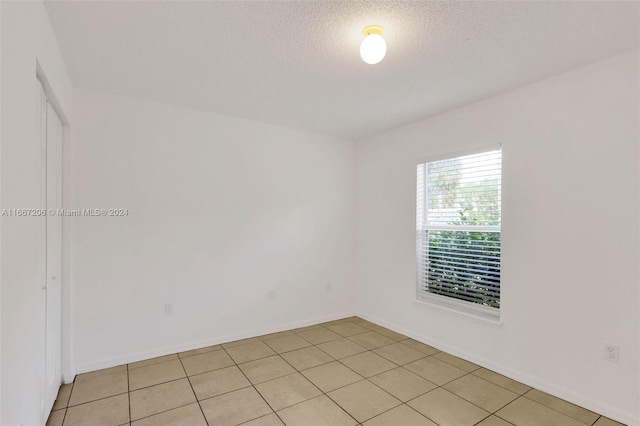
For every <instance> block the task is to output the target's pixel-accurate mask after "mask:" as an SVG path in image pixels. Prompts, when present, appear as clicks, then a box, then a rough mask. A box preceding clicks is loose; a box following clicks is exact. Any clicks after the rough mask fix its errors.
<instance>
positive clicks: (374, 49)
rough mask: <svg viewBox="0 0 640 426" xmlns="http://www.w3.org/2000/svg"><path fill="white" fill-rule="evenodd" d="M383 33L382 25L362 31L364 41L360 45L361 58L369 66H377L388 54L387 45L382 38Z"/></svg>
mask: <svg viewBox="0 0 640 426" xmlns="http://www.w3.org/2000/svg"><path fill="white" fill-rule="evenodd" d="M383 32H384V30H383V29H382V27H381V26H380V25H369V26H368V27H366V28H365V29H364V30H362V35H363V36H364V40H362V44H360V56H361V57H362V60H363V61H365V62H366V63H367V64H369V65H374V64H377V63H378V62H380V61H381V60H382V59H383V58H384V55H385V54H386V53H387V43H385V41H384V39H383V38H382V33H383Z"/></svg>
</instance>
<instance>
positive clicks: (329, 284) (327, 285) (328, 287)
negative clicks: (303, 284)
mask: <svg viewBox="0 0 640 426" xmlns="http://www.w3.org/2000/svg"><path fill="white" fill-rule="evenodd" d="M326 290H327V293H329V292H330V291H331V290H333V285H332V284H331V283H327V284H326Z"/></svg>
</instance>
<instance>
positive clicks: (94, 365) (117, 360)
mask: <svg viewBox="0 0 640 426" xmlns="http://www.w3.org/2000/svg"><path fill="white" fill-rule="evenodd" d="M353 315H355V314H354V313H353V312H347V313H343V314H338V315H329V316H325V317H318V318H314V319H310V320H304V321H295V322H290V323H284V324H279V325H276V326H272V327H266V328H262V329H256V330H252V331H248V332H243V333H239V334H232V335H224V336H216V337H212V338H210V339H204V340H199V341H196V342H188V343H184V344H179V345H173V346H166V347H162V348H156V349H152V350H149V351H143V352H136V353H131V354H125V355H122V356H119V357H114V358H108V359H102V360H99V361H95V362H89V363H84V364H80V365H77V366H76V373H75V374H82V373H88V372H90V371H95V370H102V369H103V368H110V367H115V366H118V365H122V364H129V363H132V362H137V361H143V360H146V359H150V358H156V357H159V356H164V355H171V354H175V353H178V352H185V351H190V350H192V349H199V348H204V347H206V346H212V345H219V344H221V343H226V342H233V341H235V340H240V339H247V338H250V337H256V336H262V335H264V334H269V333H277V332H279V331H284V330H291V329H293V328H299V327H306V326H308V325H313V324H318V323H321V322H327V321H334V320H338V319H342V318H348V317H351V316H353ZM75 374H73V375H67V374H65V375H64V382H65V383H71V382H72V381H73V378H74V377H75Z"/></svg>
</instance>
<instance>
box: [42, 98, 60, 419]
mask: <svg viewBox="0 0 640 426" xmlns="http://www.w3.org/2000/svg"><path fill="white" fill-rule="evenodd" d="M41 98H42V99H41V108H42V117H41V118H42V120H41V123H43V125H44V129H43V130H44V131H43V132H41V134H42V136H43V138H44V139H43V141H42V142H43V143H42V149H43V151H44V152H43V155H42V161H43V166H44V169H43V170H42V171H43V182H42V186H43V189H44V192H45V194H43V199H44V202H45V204H46V206H45V208H46V209H47V211H48V212H49V213H48V214H47V216H46V217H45V219H44V220H45V232H44V234H45V238H44V239H45V242H44V244H45V277H44V284H45V285H44V288H43V291H44V294H45V315H44V318H45V324H44V330H45V351H44V356H45V359H44V363H45V366H44V383H43V387H44V392H43V393H44V395H43V401H42V403H43V415H44V419H45V420H46V416H48V415H49V412H50V411H51V408H52V407H53V403H54V402H55V399H56V396H57V394H58V389H59V388H60V384H61V383H62V279H61V278H62V277H61V273H62V216H60V215H57V214H50V212H51V211H57V210H58V209H60V208H62V121H61V120H60V118H59V117H58V115H57V114H56V112H55V110H54V109H53V106H52V105H51V103H50V102H49V100H48V99H47V97H46V95H45V94H44V90H42V91H41Z"/></svg>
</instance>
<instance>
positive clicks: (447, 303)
mask: <svg viewBox="0 0 640 426" xmlns="http://www.w3.org/2000/svg"><path fill="white" fill-rule="evenodd" d="M490 151H500V164H501V166H500V199H501V200H502V187H503V185H502V178H503V168H502V159H503V157H504V156H503V152H502V151H503V150H502V145H501V144H498V145H488V146H483V147H478V148H473V149H469V150H462V151H456V152H449V153H443V154H440V155H435V156H430V157H429V158H421V159H419V160H418V161H417V162H416V164H415V167H416V169H415V170H416V173H417V170H418V167H419V166H421V165H426V164H428V163H432V162H437V161H442V160H449V159H456V158H460V157H466V156H470V155H476V154H482V153H485V152H490ZM416 178H417V176H416ZM416 183H417V179H416ZM425 183H426V176H425ZM425 191H426V186H425ZM415 194H416V200H415V206H416V225H417V221H418V187H416V191H415ZM424 203H425V204H424V206H423V209H424V210H425V211H423V213H424V214H425V215H426V206H427V204H428V199H427V195H426V194H425V195H424ZM500 217H501V220H500V226H473V225H469V226H465V225H460V226H457V225H449V226H447V225H438V226H436V227H432V228H430V227H425V228H423V230H427V229H439V230H440V229H447V230H453V231H461V232H463V231H477V232H482V231H489V232H498V233H499V234H500V238H501V239H502V201H501V203H500ZM418 231H419V230H418V226H416V257H415V260H416V265H415V271H416V280H415V287H414V289H415V300H414V301H415V302H416V303H419V304H422V305H428V306H434V307H437V308H440V309H443V310H445V311H450V312H454V313H457V314H461V315H463V316H467V317H471V318H474V319H479V320H482V321H483V322H488V323H491V324H495V325H498V326H499V325H501V315H500V308H494V307H489V306H484V305H481V304H478V303H475V302H471V301H466V300H460V299H456V298H453V297H448V296H442V295H438V294H434V293H430V292H426V291H421V290H420V287H421V284H422V282H421V280H420V275H421V274H420V269H419V264H418V257H419V253H418V244H419V240H418V236H417V233H418ZM500 272H501V274H500V286H501V287H502V244H501V251H500Z"/></svg>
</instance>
